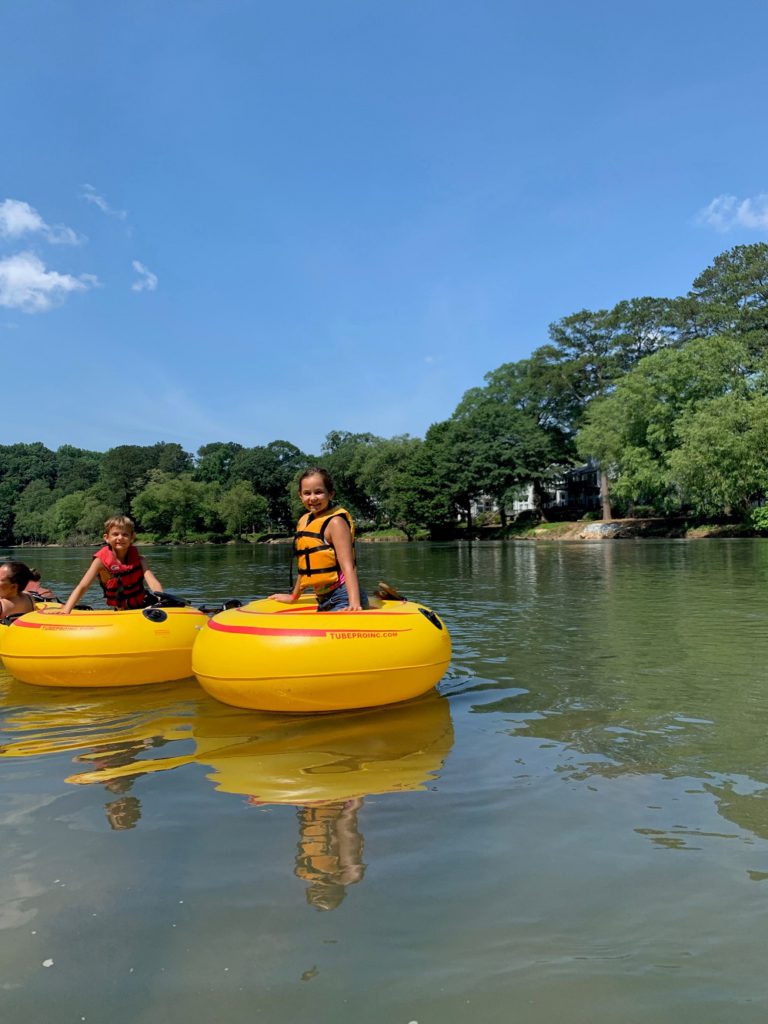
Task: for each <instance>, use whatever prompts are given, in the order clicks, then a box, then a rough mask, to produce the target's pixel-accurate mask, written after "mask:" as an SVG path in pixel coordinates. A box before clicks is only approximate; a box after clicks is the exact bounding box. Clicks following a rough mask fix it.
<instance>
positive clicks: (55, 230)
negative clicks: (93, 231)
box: [0, 199, 83, 245]
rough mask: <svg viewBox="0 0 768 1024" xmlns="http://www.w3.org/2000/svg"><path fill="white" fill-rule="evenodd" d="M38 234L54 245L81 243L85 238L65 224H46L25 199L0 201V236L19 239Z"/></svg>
mask: <svg viewBox="0 0 768 1024" xmlns="http://www.w3.org/2000/svg"><path fill="white" fill-rule="evenodd" d="M23 235H38V236H39V237H41V238H44V239H45V240H46V241H47V242H51V243H52V244H53V245H79V244H80V243H81V242H82V241H83V238H82V236H81V235H78V234H77V232H76V231H73V230H72V228H68V227H66V225H64V224H46V222H45V221H44V220H43V218H42V217H41V216H40V214H39V213H38V212H37V210H36V209H35V208H34V206H30V205H29V203H25V202H24V200H23V199H4V200H3V201H2V203H0V238H9V239H13V240H15V239H17V238H21V237H22V236H23Z"/></svg>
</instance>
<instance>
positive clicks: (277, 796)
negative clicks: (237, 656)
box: [195, 692, 453, 805]
mask: <svg viewBox="0 0 768 1024" xmlns="http://www.w3.org/2000/svg"><path fill="white" fill-rule="evenodd" d="M247 726H256V730H255V731H254V732H253V733H251V735H250V736H249V735H248V734H247V732H246V728H244V727H247ZM195 739H196V741H197V753H196V755H195V760H197V761H202V762H203V763H205V764H208V765H210V766H211V767H212V768H213V772H212V773H211V774H210V775H209V776H208V777H209V778H210V779H211V780H212V781H213V782H214V783H215V784H216V788H217V789H219V790H221V791H223V792H225V793H242V794H244V795H247V796H249V797H251V799H252V802H254V803H255V802H258V803H280V804H296V805H306V804H314V803H324V802H329V801H339V800H348V799H350V798H352V797H358V796H365V795H368V794H373V793H393V792H398V791H401V790H415V789H424V788H425V784H426V783H427V782H428V781H429V779H430V778H431V777H432V776H433V775H434V774H435V773H436V772H438V771H439V770H440V768H441V767H442V764H443V761H444V760H445V758H446V756H447V755H448V753H449V751H450V749H451V746H452V745H453V726H452V724H451V715H450V708H449V706H448V701H447V700H445V698H443V697H439V696H438V695H437V694H436V693H434V692H433V693H428V694H426V695H425V696H424V697H422V698H420V699H419V700H415V701H409V702H408V703H405V704H398V705H392V706H390V707H386V708H366V709H364V710H358V711H345V712H342V713H339V714H333V715H324V716H323V717H322V718H315V717H313V718H308V717H307V718H304V717H302V718H297V717H296V716H295V715H290V716H287V715H286V716H275V715H260V714H258V713H256V712H253V713H251V714H250V715H247V716H243V715H242V714H238V713H231V714H230V715H227V714H226V713H225V714H224V715H222V716H217V717H216V718H207V719H204V720H203V721H202V722H199V723H196V725H195Z"/></svg>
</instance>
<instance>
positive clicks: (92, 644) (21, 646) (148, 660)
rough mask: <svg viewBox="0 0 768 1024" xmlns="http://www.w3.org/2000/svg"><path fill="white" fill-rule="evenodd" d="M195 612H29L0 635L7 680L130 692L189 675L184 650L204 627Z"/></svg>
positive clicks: (202, 617)
mask: <svg viewBox="0 0 768 1024" xmlns="http://www.w3.org/2000/svg"><path fill="white" fill-rule="evenodd" d="M206 621H207V619H206V616H205V615H204V614H203V613H202V612H201V611H198V610H197V609H196V608H188V607H186V608H144V609H135V610H128V611H112V610H94V611H73V612H71V613H70V614H69V615H60V614H58V613H57V609H56V607H48V608H41V609H40V610H39V611H38V610H36V611H34V612H29V613H28V614H27V615H23V616H22V617H21V618H20V619H17V620H16V621H15V622H13V623H12V624H11V625H10V626H7V627H3V628H2V629H0V655H1V656H2V659H3V662H4V663H5V667H6V669H7V670H8V672H10V674H11V675H12V676H15V677H16V679H20V680H21V681H22V682H24V683H33V684H35V685H38V686H137V685H143V684H145V683H160V682H167V681H169V680H172V679H183V678H186V677H187V676H190V675H191V674H192V645H193V643H194V640H195V637H196V636H197V634H198V632H199V631H200V630H201V629H202V628H203V626H205V623H206Z"/></svg>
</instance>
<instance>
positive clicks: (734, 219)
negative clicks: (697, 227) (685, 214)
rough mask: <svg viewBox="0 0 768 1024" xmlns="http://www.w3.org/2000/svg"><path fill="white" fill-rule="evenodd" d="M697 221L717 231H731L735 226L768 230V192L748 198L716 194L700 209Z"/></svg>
mask: <svg viewBox="0 0 768 1024" xmlns="http://www.w3.org/2000/svg"><path fill="white" fill-rule="evenodd" d="M696 222H697V223H698V224H704V225H706V226H707V227H711V228H715V229H716V230H717V231H730V230H732V229H733V228H736V227H740V228H751V229H753V230H768V193H766V192H761V193H760V195H757V196H753V197H751V198H747V199H739V198H738V196H732V195H728V194H723V195H720V196H715V198H714V199H713V200H712V202H711V203H709V205H708V206H705V207H704V209H703V210H700V211H699V213H698V215H697V217H696Z"/></svg>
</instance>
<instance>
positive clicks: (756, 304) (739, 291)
mask: <svg viewBox="0 0 768 1024" xmlns="http://www.w3.org/2000/svg"><path fill="white" fill-rule="evenodd" d="M689 298H690V299H691V305H690V313H691V319H692V321H693V323H692V329H693V330H695V331H696V333H698V334H699V335H712V334H737V335H751V336H752V343H753V345H754V346H757V347H758V348H760V349H762V348H764V347H765V342H766V334H768V243H766V242H757V243H755V244H753V245H737V246H735V247H734V248H733V249H728V250H727V251H726V252H722V253H720V255H719V256H716V257H715V259H714V261H713V263H712V265H711V266H709V267H707V269H706V270H704V271H702V273H701V274H699V276H698V277H697V278H696V280H695V281H694V282H693V288H692V289H691V291H690V293H689Z"/></svg>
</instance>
